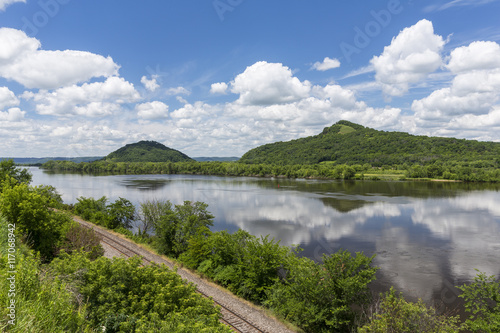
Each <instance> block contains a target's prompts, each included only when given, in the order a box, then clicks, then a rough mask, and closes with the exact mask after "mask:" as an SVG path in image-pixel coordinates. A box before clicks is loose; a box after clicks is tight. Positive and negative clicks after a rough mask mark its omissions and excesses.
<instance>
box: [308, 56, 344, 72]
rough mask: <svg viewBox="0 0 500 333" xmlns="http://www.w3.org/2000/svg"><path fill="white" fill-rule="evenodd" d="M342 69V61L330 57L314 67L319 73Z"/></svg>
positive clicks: (316, 63)
mask: <svg viewBox="0 0 500 333" xmlns="http://www.w3.org/2000/svg"><path fill="white" fill-rule="evenodd" d="M338 67H340V61H339V60H338V59H335V58H334V59H330V58H328V57H326V58H325V59H323V62H319V61H317V62H315V63H314V65H313V66H312V69H315V70H317V71H322V72H324V71H327V70H329V69H333V68H338Z"/></svg>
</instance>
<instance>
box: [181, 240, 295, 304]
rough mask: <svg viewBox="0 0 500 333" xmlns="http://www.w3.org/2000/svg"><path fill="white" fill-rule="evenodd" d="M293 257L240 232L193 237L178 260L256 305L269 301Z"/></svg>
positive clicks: (287, 250) (274, 244)
mask: <svg viewBox="0 0 500 333" xmlns="http://www.w3.org/2000/svg"><path fill="white" fill-rule="evenodd" d="M290 255H292V251H291V250H290V248H289V247H286V246H281V245H279V242H276V241H275V240H274V239H271V240H270V239H269V237H267V236H266V237H261V238H257V237H255V236H252V235H250V234H249V233H248V232H246V231H243V230H238V231H237V232H235V233H234V234H229V233H228V232H226V231H220V232H216V233H212V234H210V235H209V236H208V237H193V238H191V239H190V241H189V247H188V249H187V251H186V252H185V253H183V254H182V255H181V256H180V257H179V260H180V261H182V262H183V263H185V264H186V265H187V266H188V267H191V268H197V269H198V271H200V272H201V273H203V274H205V275H206V276H208V277H210V278H212V279H213V280H215V281H216V282H218V283H220V284H221V285H223V286H225V287H227V288H229V290H231V291H233V292H234V293H235V294H237V295H239V296H241V297H244V298H246V299H248V300H250V301H252V302H255V303H262V302H264V301H265V300H266V297H267V291H268V290H270V289H271V287H272V286H273V285H274V284H275V283H276V282H277V281H278V279H279V272H280V271H282V270H283V265H284V264H285V262H287V257H288V256H290Z"/></svg>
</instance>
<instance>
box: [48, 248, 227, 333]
mask: <svg viewBox="0 0 500 333" xmlns="http://www.w3.org/2000/svg"><path fill="white" fill-rule="evenodd" d="M51 268H52V270H53V272H55V273H57V274H62V275H66V276H73V278H74V280H75V281H78V283H77V284H78V285H80V287H79V292H80V293H81V294H82V297H83V299H85V300H87V302H88V309H89V311H88V315H87V320H88V322H89V323H90V324H91V326H92V327H104V328H105V332H207V333H208V332H226V333H229V332H231V331H230V330H229V328H227V327H225V326H223V325H222V324H221V323H220V322H219V316H220V312H219V310H218V309H217V308H215V307H214V306H213V302H212V301H211V300H209V299H207V298H204V297H202V296H201V295H200V294H198V293H197V292H196V286H194V285H193V284H185V283H184V281H183V280H182V278H181V277H180V276H179V275H178V274H177V273H176V272H174V271H171V270H170V269H168V268H167V267H166V266H165V265H162V266H159V265H156V264H153V265H148V266H144V267H143V266H142V262H141V260H140V259H139V258H138V257H134V258H131V259H128V260H125V259H121V258H120V259H114V260H110V259H107V258H104V257H101V258H99V259H97V260H95V261H93V262H91V261H89V260H88V258H86V257H85V256H84V255H82V254H76V255H72V256H69V255H67V254H65V255H64V256H63V257H62V258H60V259H55V260H54V261H53V263H52V264H51Z"/></svg>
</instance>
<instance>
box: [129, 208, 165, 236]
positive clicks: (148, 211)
mask: <svg viewBox="0 0 500 333" xmlns="http://www.w3.org/2000/svg"><path fill="white" fill-rule="evenodd" d="M171 210H172V203H171V202H170V201H168V200H148V201H145V202H141V204H140V209H139V214H138V217H139V221H141V223H142V228H141V227H139V228H138V232H137V233H138V235H140V236H143V235H144V236H146V235H149V234H150V233H152V232H154V230H155V228H156V226H158V225H159V223H160V219H161V217H162V216H164V215H167V214H168V213H169V212H170V211H171Z"/></svg>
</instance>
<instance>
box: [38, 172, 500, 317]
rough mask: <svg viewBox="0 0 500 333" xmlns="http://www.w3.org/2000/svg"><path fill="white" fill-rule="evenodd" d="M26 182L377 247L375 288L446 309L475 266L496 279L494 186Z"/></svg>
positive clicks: (176, 179)
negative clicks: (196, 209) (168, 204)
mask: <svg viewBox="0 0 500 333" xmlns="http://www.w3.org/2000/svg"><path fill="white" fill-rule="evenodd" d="M30 170H31V172H32V173H33V183H34V185H39V184H48V185H52V186H54V187H56V188H57V189H58V191H59V192H60V193H61V194H62V196H63V199H64V201H65V202H66V203H75V202H76V199H77V198H78V197H80V196H85V197H95V198H99V197H102V196H106V197H108V198H109V199H110V200H112V201H114V200H116V199H118V197H124V198H127V199H129V200H130V201H132V202H134V203H135V204H138V203H139V202H141V201H144V200H147V199H167V200H170V201H172V202H173V203H176V204H178V203H182V202H183V201H184V200H191V201H203V202H206V203H207V204H209V210H210V211H211V212H212V214H213V215H215V222H214V227H213V229H214V230H223V229H227V230H229V231H236V230H237V229H238V228H241V229H244V230H247V231H248V232H250V233H251V234H253V235H268V234H270V235H271V236H272V237H275V238H276V239H278V240H281V244H283V245H292V244H299V245H300V246H301V247H302V248H303V249H304V252H303V254H304V255H305V256H307V257H310V258H313V259H316V260H320V259H321V256H322V254H323V253H332V252H335V251H337V250H338V249H340V248H343V249H347V250H349V251H351V252H357V251H364V253H365V254H367V255H372V254H376V255H377V256H376V259H375V261H374V263H375V265H377V266H379V267H380V268H381V269H380V270H379V272H378V274H377V282H376V283H375V286H374V288H375V289H376V290H387V289H388V287H389V286H391V285H393V286H395V287H396V289H398V290H401V291H404V292H405V294H406V296H409V297H419V298H422V299H423V300H424V301H426V302H428V303H434V304H435V305H438V306H446V307H447V308H450V307H451V308H453V307H455V306H457V304H459V299H458V298H457V295H458V292H457V290H456V289H455V288H453V286H454V285H457V284H462V283H464V282H467V281H471V280H472V279H473V277H474V276H475V275H476V271H475V269H479V270H480V271H483V272H486V273H487V274H488V275H496V276H497V277H500V191H499V190H500V185H491V184H462V183H443V182H382V181H352V182H343V181H317V180H285V179H261V178H235V177H211V176H186V175H144V176H129V175H127V176H88V175H79V174H60V173H59V174H57V173H48V172H45V171H42V170H40V169H38V168H30Z"/></svg>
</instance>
